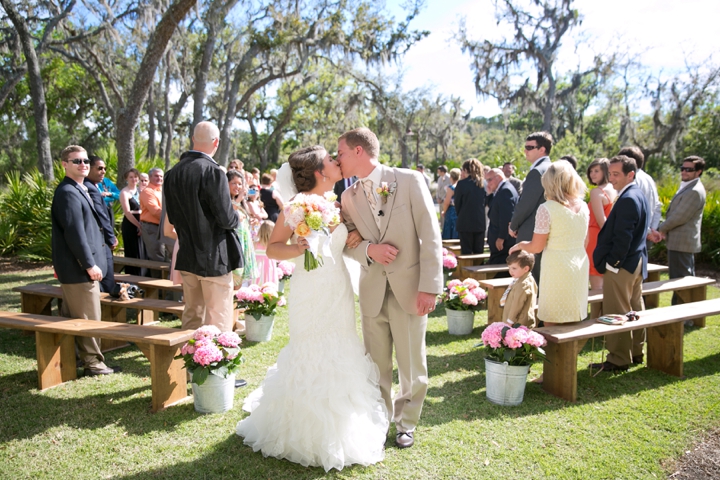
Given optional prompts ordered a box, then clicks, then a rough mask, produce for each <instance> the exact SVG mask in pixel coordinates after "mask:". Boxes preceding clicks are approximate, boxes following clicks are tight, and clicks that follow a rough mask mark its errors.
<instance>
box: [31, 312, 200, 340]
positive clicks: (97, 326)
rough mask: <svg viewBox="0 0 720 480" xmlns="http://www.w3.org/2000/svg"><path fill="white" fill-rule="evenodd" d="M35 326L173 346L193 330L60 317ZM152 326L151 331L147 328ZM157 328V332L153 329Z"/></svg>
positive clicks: (41, 329)
mask: <svg viewBox="0 0 720 480" xmlns="http://www.w3.org/2000/svg"><path fill="white" fill-rule="evenodd" d="M53 318H58V319H59V320H58V321H56V322H48V323H44V324H40V325H36V326H35V330H36V331H39V332H52V333H65V334H68V335H76V336H81V337H99V338H108V339H112V340H125V341H129V342H140V343H147V344H151V345H163V346H173V345H179V344H181V343H183V342H186V341H188V340H190V338H192V335H193V330H178V329H176V328H166V327H159V326H158V327H156V326H146V325H133V324H129V323H112V322H98V321H96V320H85V319H77V318H73V319H60V317H53ZM149 328H152V329H153V333H149V331H148V329H149ZM155 330H157V333H154V331H155Z"/></svg>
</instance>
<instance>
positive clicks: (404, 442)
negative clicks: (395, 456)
mask: <svg viewBox="0 0 720 480" xmlns="http://www.w3.org/2000/svg"><path fill="white" fill-rule="evenodd" d="M413 444H415V439H414V438H413V432H398V434H397V436H396V437H395V445H397V446H398V448H409V447H412V446H413Z"/></svg>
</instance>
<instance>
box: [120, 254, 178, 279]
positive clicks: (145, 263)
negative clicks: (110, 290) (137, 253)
mask: <svg viewBox="0 0 720 480" xmlns="http://www.w3.org/2000/svg"><path fill="white" fill-rule="evenodd" d="M125 267H138V268H147V269H148V270H159V271H160V274H161V275H162V278H170V262H156V261H155V260H145V259H142V258H132V257H118V256H115V255H113V270H114V272H115V273H120V272H122V271H123V268H125Z"/></svg>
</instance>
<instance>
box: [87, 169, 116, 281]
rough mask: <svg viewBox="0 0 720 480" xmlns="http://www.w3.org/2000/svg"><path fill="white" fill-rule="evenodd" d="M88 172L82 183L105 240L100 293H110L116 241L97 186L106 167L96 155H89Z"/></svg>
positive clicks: (103, 200)
mask: <svg viewBox="0 0 720 480" xmlns="http://www.w3.org/2000/svg"><path fill="white" fill-rule="evenodd" d="M88 158H89V159H90V171H89V172H88V176H87V178H86V179H85V181H84V182H83V183H84V185H85V186H86V187H87V189H88V194H89V195H90V198H91V199H92V201H93V206H94V207H95V212H97V215H98V218H99V219H100V225H101V226H102V229H103V238H104V239H105V248H104V250H105V257H106V259H107V272H106V273H105V276H104V277H103V279H102V280H101V281H100V291H101V292H106V293H110V292H112V291H113V289H114V288H115V272H114V269H113V255H112V251H113V250H114V249H115V247H117V244H118V240H117V238H116V237H115V226H114V225H113V220H112V217H111V216H110V214H109V213H108V207H107V204H106V203H105V198H104V197H103V195H102V194H101V193H100V190H98V188H97V186H98V184H100V183H102V181H103V178H105V171H106V166H105V162H104V161H103V160H102V159H101V158H100V157H98V156H97V155H90V156H89V157H88Z"/></svg>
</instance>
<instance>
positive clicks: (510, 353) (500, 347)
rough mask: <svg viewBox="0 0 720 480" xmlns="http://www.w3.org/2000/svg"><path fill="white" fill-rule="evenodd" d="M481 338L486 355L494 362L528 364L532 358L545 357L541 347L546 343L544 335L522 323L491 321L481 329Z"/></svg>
mask: <svg viewBox="0 0 720 480" xmlns="http://www.w3.org/2000/svg"><path fill="white" fill-rule="evenodd" d="M481 339H482V342H483V345H484V346H485V352H486V355H487V357H488V358H489V359H490V360H494V361H496V362H501V363H502V362H508V364H509V365H530V363H532V361H533V359H534V358H539V359H544V358H545V352H543V350H542V348H541V347H544V346H545V345H546V344H547V341H546V340H545V337H543V336H542V335H540V334H539V333H537V332H534V331H532V330H530V329H529V328H527V327H526V326H524V325H520V324H515V325H513V326H510V325H508V324H506V323H502V322H495V323H491V324H490V325H488V326H487V327H486V328H485V330H483V333H482V336H481Z"/></svg>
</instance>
